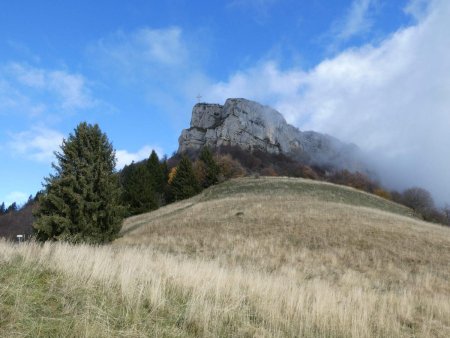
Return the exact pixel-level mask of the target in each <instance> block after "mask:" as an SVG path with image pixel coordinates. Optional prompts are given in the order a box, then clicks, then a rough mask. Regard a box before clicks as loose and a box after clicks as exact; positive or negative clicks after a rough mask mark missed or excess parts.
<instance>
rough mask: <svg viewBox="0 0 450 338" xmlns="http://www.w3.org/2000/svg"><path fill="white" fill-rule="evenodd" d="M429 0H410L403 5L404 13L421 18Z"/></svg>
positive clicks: (425, 12)
mask: <svg viewBox="0 0 450 338" xmlns="http://www.w3.org/2000/svg"><path fill="white" fill-rule="evenodd" d="M430 4H431V1H430V0H411V1H410V2H408V4H407V5H406V6H405V8H404V11H405V13H406V14H409V15H411V16H413V17H414V18H415V19H417V20H420V19H422V18H423V17H424V16H425V15H426V14H427V11H428V8H429V5H430Z"/></svg>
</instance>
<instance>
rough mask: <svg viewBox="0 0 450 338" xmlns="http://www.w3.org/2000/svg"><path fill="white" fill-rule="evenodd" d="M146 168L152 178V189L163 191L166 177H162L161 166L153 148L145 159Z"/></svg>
mask: <svg viewBox="0 0 450 338" xmlns="http://www.w3.org/2000/svg"><path fill="white" fill-rule="evenodd" d="M147 169H148V172H149V173H150V176H151V177H152V179H153V182H152V183H153V189H154V191H155V192H157V193H159V194H162V193H163V192H164V186H165V184H166V179H165V177H164V172H163V168H162V166H161V163H160V162H159V158H158V155H157V154H156V152H155V151H154V150H152V153H151V154H150V157H149V159H148V160H147Z"/></svg>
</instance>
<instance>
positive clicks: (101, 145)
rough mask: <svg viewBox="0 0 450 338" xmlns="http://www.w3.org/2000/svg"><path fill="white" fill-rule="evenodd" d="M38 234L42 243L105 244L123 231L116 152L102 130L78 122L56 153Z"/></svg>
mask: <svg viewBox="0 0 450 338" xmlns="http://www.w3.org/2000/svg"><path fill="white" fill-rule="evenodd" d="M55 155H56V159H57V162H58V163H57V164H53V168H54V169H55V174H51V175H50V176H49V177H48V178H46V179H45V185H44V186H45V190H44V192H43V194H41V196H40V197H39V208H38V210H37V211H36V213H35V217H36V221H35V223H34V225H33V226H34V229H35V232H36V237H37V239H39V240H67V241H70V242H89V243H104V242H108V241H111V240H112V239H114V238H115V237H116V236H117V234H118V232H119V231H120V228H121V222H122V214H123V212H122V208H121V206H120V204H119V197H120V188H119V185H118V181H117V176H116V175H115V173H114V168H115V164H116V159H115V151H114V149H113V147H112V144H111V143H110V142H109V141H108V138H107V136H106V134H104V133H102V131H101V130H100V128H99V126H98V125H97V124H96V125H90V124H87V123H86V122H83V123H80V124H79V125H78V126H77V127H76V129H75V130H74V134H70V135H69V137H68V139H67V140H64V141H63V143H62V145H61V152H56V153H55Z"/></svg>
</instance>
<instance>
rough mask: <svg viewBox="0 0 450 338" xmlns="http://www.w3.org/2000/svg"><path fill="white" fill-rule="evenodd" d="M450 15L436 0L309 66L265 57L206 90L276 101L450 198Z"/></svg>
mask: <svg viewBox="0 0 450 338" xmlns="http://www.w3.org/2000/svg"><path fill="white" fill-rule="evenodd" d="M448 17H450V2H448V1H444V0H435V1H432V2H431V5H430V8H429V10H428V14H427V15H426V16H424V17H423V18H422V19H420V20H419V21H418V23H417V24H416V25H414V26H410V27H407V28H404V29H401V30H399V31H397V32H396V33H394V34H393V35H392V36H390V37H388V38H386V39H385V40H384V41H382V42H381V43H380V44H379V45H377V46H372V45H366V46H363V47H360V48H353V49H348V50H345V51H343V52H341V53H340V54H338V55H337V56H336V57H334V58H332V59H328V60H325V61H323V62H322V63H320V64H319V65H317V66H316V67H315V68H313V69H311V70H309V71H307V72H304V71H301V70H299V69H287V70H282V69H280V67H279V66H277V64H276V63H275V62H264V63H262V64H260V65H258V66H257V67H255V68H253V69H249V70H245V71H241V72H239V73H236V74H234V75H233V76H231V77H230V79H229V80H228V81H227V82H222V83H217V84H216V85H214V86H212V87H211V89H210V92H209V93H208V95H209V96H210V97H211V98H219V97H221V98H222V99H223V98H225V97H227V96H248V97H249V98H253V99H257V100H261V101H263V102H264V103H267V104H272V105H274V106H275V107H276V108H278V109H279V110H280V111H281V112H283V113H284V114H285V115H286V117H287V119H288V120H289V121H290V122H293V123H294V124H296V125H297V126H299V127H300V128H301V129H313V130H318V131H321V132H326V133H330V134H333V135H335V136H337V137H339V138H341V139H343V140H345V141H348V142H355V143H356V144H358V145H360V146H361V147H362V148H363V149H364V150H366V151H368V152H370V153H371V154H372V158H373V161H374V165H377V166H378V167H379V168H380V169H381V170H380V172H381V173H382V174H383V173H384V174H383V176H382V178H383V180H384V181H385V182H387V183H389V184H390V185H391V186H392V185H394V186H396V187H405V186H411V185H422V186H424V187H425V188H427V189H430V190H431V191H432V192H433V194H434V195H435V196H436V198H437V199H438V200H439V201H444V200H446V201H450V171H449V168H450V158H449V157H448V150H449V149H450V136H449V135H450V134H449V126H450V77H448V76H446V74H450V44H449V43H448V36H450V26H449V25H448ZM205 96H206V95H205Z"/></svg>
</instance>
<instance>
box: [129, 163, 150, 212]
mask: <svg viewBox="0 0 450 338" xmlns="http://www.w3.org/2000/svg"><path fill="white" fill-rule="evenodd" d="M121 176H122V180H121V181H122V186H123V194H122V201H123V204H124V205H126V206H127V208H128V214H129V215H136V214H141V213H143V212H147V211H150V210H154V209H157V208H158V197H157V194H156V192H155V190H154V179H153V177H152V176H151V174H150V172H149V170H148V168H147V166H146V163H145V162H141V163H132V164H131V165H129V166H126V167H125V168H124V169H123V170H122V175H121Z"/></svg>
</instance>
